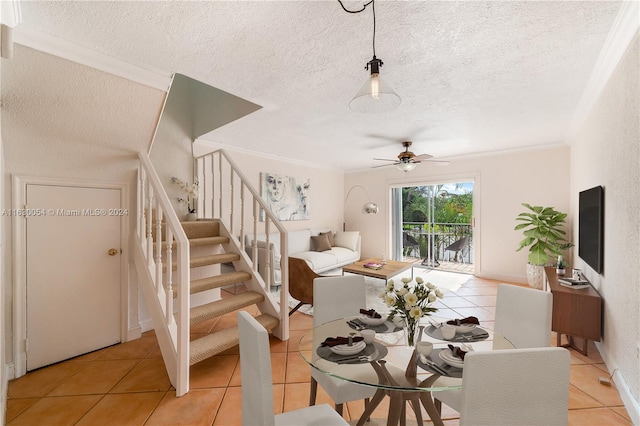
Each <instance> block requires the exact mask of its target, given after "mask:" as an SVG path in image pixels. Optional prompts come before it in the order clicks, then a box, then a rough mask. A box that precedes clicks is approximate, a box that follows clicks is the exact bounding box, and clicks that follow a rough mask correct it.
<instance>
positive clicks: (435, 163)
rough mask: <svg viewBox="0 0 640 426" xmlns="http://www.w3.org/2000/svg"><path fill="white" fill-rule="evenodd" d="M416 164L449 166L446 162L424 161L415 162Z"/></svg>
mask: <svg viewBox="0 0 640 426" xmlns="http://www.w3.org/2000/svg"><path fill="white" fill-rule="evenodd" d="M415 163H430V164H433V165H434V166H448V165H449V162H448V161H444V160H422V161H415Z"/></svg>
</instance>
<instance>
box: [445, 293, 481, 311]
mask: <svg viewBox="0 0 640 426" xmlns="http://www.w3.org/2000/svg"><path fill="white" fill-rule="evenodd" d="M441 303H442V304H443V305H445V307H447V308H451V309H455V308H475V307H476V306H477V305H476V304H475V303H473V302H470V301H468V300H467V299H465V298H464V297H462V296H455V297H447V298H446V299H443V300H442V302H441Z"/></svg>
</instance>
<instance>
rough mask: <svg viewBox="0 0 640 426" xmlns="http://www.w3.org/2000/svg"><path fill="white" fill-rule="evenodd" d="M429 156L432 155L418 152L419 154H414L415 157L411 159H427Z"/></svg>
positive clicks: (431, 156)
mask: <svg viewBox="0 0 640 426" xmlns="http://www.w3.org/2000/svg"><path fill="white" fill-rule="evenodd" d="M429 158H433V155H429V154H420V155H416V156H415V157H413V159H414V160H416V161H423V160H428V159H429Z"/></svg>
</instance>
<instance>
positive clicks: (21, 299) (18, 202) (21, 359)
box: [11, 175, 133, 378]
mask: <svg viewBox="0 0 640 426" xmlns="http://www.w3.org/2000/svg"><path fill="white" fill-rule="evenodd" d="M12 180H13V182H12V184H13V185H12V192H13V193H12V203H11V204H12V208H13V210H14V211H19V210H23V209H24V208H25V205H26V194H27V185H50V186H67V187H76V188H97V189H115V190H119V191H120V208H123V209H127V211H128V212H129V215H131V214H132V213H133V212H132V211H131V209H129V207H128V199H129V198H128V192H129V191H128V187H129V185H128V184H126V183H119V182H99V181H84V180H83V181H80V180H70V179H56V178H43V177H35V176H20V175H12ZM129 215H127V216H125V215H121V216H120V244H121V245H120V247H121V249H122V255H121V256H120V341H122V342H125V341H126V340H127V335H128V328H129V325H128V311H129V288H128V285H127V283H128V276H129V261H128V259H129V255H128V253H129V239H128V237H127V236H128V235H129V220H130V219H131V217H130V216H129ZM11 222H12V223H11V229H12V242H11V243H12V244H11V245H12V250H11V251H12V254H13V256H12V257H13V261H12V268H13V282H14V286H13V362H14V372H15V377H16V378H17V377H20V376H23V375H25V374H26V373H27V356H26V355H27V353H26V349H27V347H26V346H27V262H26V259H27V245H26V241H27V239H26V226H25V221H24V218H23V217H22V216H17V215H12V217H11Z"/></svg>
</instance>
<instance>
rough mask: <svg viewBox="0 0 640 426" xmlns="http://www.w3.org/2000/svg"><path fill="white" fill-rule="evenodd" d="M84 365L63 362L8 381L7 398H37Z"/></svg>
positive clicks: (44, 394) (47, 392)
mask: <svg viewBox="0 0 640 426" xmlns="http://www.w3.org/2000/svg"><path fill="white" fill-rule="evenodd" d="M84 366H85V364H84V363H80V362H63V363H60V364H55V365H52V366H50V367H46V368H42V369H40V370H36V371H32V372H30V373H27V374H26V375H24V376H22V377H20V378H18V379H15V380H11V381H10V382H9V391H8V398H38V397H43V396H46V395H47V394H49V392H51V391H52V390H53V389H55V388H56V387H57V386H59V385H60V383H62V382H63V381H65V380H67V379H68V378H69V377H71V376H72V375H73V374H75V373H76V372H78V370H80V369H82V368H83V367H84Z"/></svg>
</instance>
